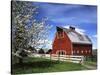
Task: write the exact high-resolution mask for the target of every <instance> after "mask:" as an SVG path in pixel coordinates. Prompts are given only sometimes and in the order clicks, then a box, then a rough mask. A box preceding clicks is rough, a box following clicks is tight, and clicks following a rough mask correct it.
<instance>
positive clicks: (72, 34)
mask: <svg viewBox="0 0 100 75" xmlns="http://www.w3.org/2000/svg"><path fill="white" fill-rule="evenodd" d="M59 28H61V29H63V31H64V32H65V33H66V34H67V35H68V37H69V39H70V40H71V42H72V43H79V44H92V42H91V40H90V38H89V37H88V36H87V35H85V34H80V33H79V32H77V31H76V30H75V28H73V27H70V28H69V29H67V28H63V27H59Z"/></svg>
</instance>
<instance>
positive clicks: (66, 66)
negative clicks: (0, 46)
mask: <svg viewBox="0 0 100 75" xmlns="http://www.w3.org/2000/svg"><path fill="white" fill-rule="evenodd" d="M26 60H27V61H24V63H23V64H14V65H12V73H13V74H27V73H44V72H62V71H77V70H85V69H86V68H85V67H84V66H82V65H81V64H76V63H71V62H61V61H54V60H52V61H51V60H49V59H43V58H28V59H26Z"/></svg>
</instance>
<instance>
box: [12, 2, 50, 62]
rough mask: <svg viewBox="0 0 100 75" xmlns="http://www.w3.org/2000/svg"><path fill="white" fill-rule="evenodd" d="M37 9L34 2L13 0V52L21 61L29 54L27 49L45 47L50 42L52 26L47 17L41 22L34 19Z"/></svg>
mask: <svg viewBox="0 0 100 75" xmlns="http://www.w3.org/2000/svg"><path fill="white" fill-rule="evenodd" d="M36 9H37V7H36V6H34V5H33V4H32V2H25V1H12V53H13V54H17V55H18V56H19V60H20V62H22V59H23V57H25V56H27V55H25V54H26V53H25V49H27V48H28V47H30V46H33V47H34V48H40V47H45V45H46V44H47V42H48V40H47V37H48V33H49V30H50V28H51V26H50V25H47V24H46V19H43V20H41V22H37V21H36V20H35V19H34V15H36V14H37V12H36ZM23 53H24V54H23Z"/></svg>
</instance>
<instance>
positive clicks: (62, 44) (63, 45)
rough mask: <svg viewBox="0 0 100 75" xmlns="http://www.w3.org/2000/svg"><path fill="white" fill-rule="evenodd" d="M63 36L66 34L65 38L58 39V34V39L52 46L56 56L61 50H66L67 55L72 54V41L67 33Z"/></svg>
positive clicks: (56, 38)
mask: <svg viewBox="0 0 100 75" xmlns="http://www.w3.org/2000/svg"><path fill="white" fill-rule="evenodd" d="M63 34H64V37H63V38H58V36H57V33H56V37H55V39H54V41H53V45H52V49H53V51H52V54H56V52H57V51H59V50H64V51H65V52H66V54H71V41H70V39H69V38H68V36H67V35H66V33H65V32H63Z"/></svg>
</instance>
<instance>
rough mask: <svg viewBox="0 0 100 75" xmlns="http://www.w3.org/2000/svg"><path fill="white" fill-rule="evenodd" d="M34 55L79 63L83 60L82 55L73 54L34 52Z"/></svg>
mask: <svg viewBox="0 0 100 75" xmlns="http://www.w3.org/2000/svg"><path fill="white" fill-rule="evenodd" d="M34 57H42V58H46V59H50V60H58V61H67V62H73V63H80V64H82V63H83V62H84V56H75V55H57V54H52V55H50V54H35V55H34Z"/></svg>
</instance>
